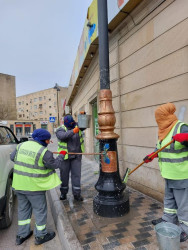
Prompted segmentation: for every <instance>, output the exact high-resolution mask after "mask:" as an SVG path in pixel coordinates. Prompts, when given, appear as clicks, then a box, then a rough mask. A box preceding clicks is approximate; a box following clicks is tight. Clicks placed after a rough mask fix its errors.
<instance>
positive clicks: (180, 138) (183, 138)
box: [172, 133, 188, 142]
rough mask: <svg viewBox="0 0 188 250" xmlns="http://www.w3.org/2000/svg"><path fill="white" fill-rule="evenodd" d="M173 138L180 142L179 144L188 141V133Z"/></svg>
mask: <svg viewBox="0 0 188 250" xmlns="http://www.w3.org/2000/svg"><path fill="white" fill-rule="evenodd" d="M172 138H173V139H174V141H179V142H184V141H188V133H181V134H176V135H174V136H172Z"/></svg>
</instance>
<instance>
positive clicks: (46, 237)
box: [35, 232, 55, 245]
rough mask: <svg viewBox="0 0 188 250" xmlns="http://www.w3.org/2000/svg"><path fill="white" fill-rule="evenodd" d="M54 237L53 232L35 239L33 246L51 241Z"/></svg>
mask: <svg viewBox="0 0 188 250" xmlns="http://www.w3.org/2000/svg"><path fill="white" fill-rule="evenodd" d="M54 237H55V232H49V233H47V234H46V235H44V236H43V237H35V245H40V244H43V243H45V242H47V241H49V240H52V239H53V238H54Z"/></svg>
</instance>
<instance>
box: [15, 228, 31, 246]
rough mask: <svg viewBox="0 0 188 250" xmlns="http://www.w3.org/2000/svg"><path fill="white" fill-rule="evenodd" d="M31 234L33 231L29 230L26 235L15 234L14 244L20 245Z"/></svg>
mask: <svg viewBox="0 0 188 250" xmlns="http://www.w3.org/2000/svg"><path fill="white" fill-rule="evenodd" d="M32 234H33V231H31V232H30V233H29V234H28V235H27V236H26V237H24V238H23V237H21V236H18V235H17V236H16V245H21V244H22V243H23V242H24V241H25V240H27V239H29V238H30V237H31V235H32Z"/></svg>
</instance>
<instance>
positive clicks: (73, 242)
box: [47, 188, 83, 250]
mask: <svg viewBox="0 0 188 250" xmlns="http://www.w3.org/2000/svg"><path fill="white" fill-rule="evenodd" d="M47 195H48V199H49V204H50V208H51V212H52V217H53V219H54V223H55V226H56V229H57V232H58V235H59V239H60V242H61V245H62V249H63V250H73V249H76V250H81V249H82V250H83V248H82V246H81V244H80V242H79V241H78V238H77V237H76V234H75V232H74V230H73V227H72V225H71V223H70V221H69V218H68V216H67V213H66V210H65V207H64V205H63V202H62V201H60V200H59V196H58V194H57V191H56V189H55V188H54V189H52V190H49V191H47Z"/></svg>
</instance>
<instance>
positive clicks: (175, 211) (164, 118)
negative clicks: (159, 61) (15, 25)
mask: <svg viewBox="0 0 188 250" xmlns="http://www.w3.org/2000/svg"><path fill="white" fill-rule="evenodd" d="M175 111H176V107H175V105H174V104H173V103H166V104H163V105H161V106H159V107H158V108H157V109H156V111H155V119H156V122H157V124H158V143H157V148H156V150H158V149H160V148H162V147H163V146H164V145H165V144H167V143H168V142H170V141H171V140H172V139H173V140H174V142H173V143H172V144H170V145H169V146H168V147H166V148H164V149H163V150H162V151H161V152H160V153H158V154H156V155H155V156H153V157H152V158H150V159H149V158H148V157H149V156H150V155H151V154H153V153H151V154H149V155H147V156H146V157H145V158H144V161H145V163H148V162H151V161H152V160H153V159H154V158H155V157H158V162H159V167H160V171H161V175H162V177H163V178H164V179H165V196H164V212H163V216H162V218H159V219H155V220H152V224H153V225H157V224H158V223H161V222H171V223H174V224H177V223H179V226H180V229H181V235H180V242H184V241H186V240H187V239H188V125H187V124H185V123H183V122H181V121H179V120H178V118H177V117H176V115H175V114H174V113H175Z"/></svg>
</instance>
